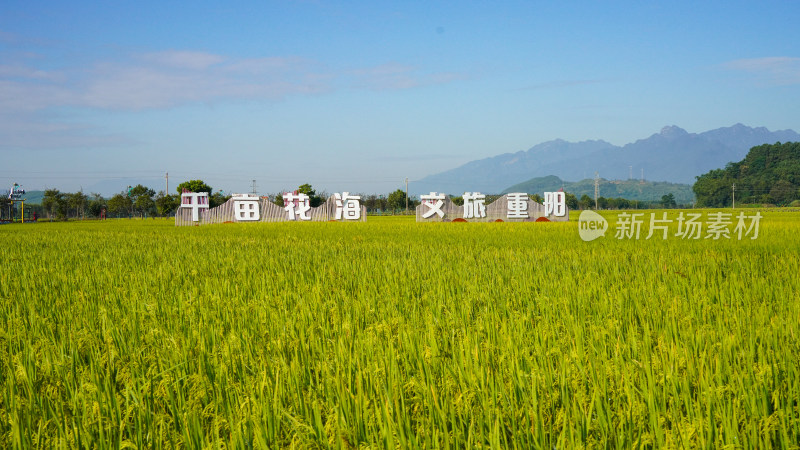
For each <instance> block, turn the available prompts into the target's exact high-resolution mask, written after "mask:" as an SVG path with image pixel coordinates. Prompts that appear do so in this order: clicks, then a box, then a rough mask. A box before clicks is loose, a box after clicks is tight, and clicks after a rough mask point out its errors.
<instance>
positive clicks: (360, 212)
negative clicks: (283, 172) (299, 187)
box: [175, 191, 367, 226]
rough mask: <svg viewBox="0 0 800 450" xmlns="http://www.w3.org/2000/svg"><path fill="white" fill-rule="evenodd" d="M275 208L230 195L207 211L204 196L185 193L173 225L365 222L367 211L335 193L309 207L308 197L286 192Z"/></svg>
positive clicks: (355, 199)
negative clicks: (318, 203)
mask: <svg viewBox="0 0 800 450" xmlns="http://www.w3.org/2000/svg"><path fill="white" fill-rule="evenodd" d="M282 200H283V205H284V206H278V205H276V204H275V203H273V202H272V201H271V200H270V199H269V198H267V197H257V196H253V195H247V194H234V195H233V197H231V198H230V199H229V200H228V201H227V202H225V203H223V204H221V205H219V206H217V207H214V208H209V202H208V194H207V193H205V192H201V193H193V192H186V193H184V194H182V195H181V207H180V208H178V211H177V212H176V213H175V225H178V226H184V225H210V224H220V223H257V222H285V221H298V222H305V221H311V222H327V221H332V220H333V221H342V222H353V221H362V222H363V221H365V220H366V219H367V209H366V207H365V206H364V205H362V204H361V197H359V196H357V195H351V194H350V193H349V192H343V193H336V194H334V195H332V196H331V197H330V198H329V199H328V200H327V201H326V202H325V203H323V204H322V205H320V206H318V207H312V206H311V203H310V199H309V198H308V195H306V194H303V193H298V192H297V191H294V192H287V193H285V194H283V196H282Z"/></svg>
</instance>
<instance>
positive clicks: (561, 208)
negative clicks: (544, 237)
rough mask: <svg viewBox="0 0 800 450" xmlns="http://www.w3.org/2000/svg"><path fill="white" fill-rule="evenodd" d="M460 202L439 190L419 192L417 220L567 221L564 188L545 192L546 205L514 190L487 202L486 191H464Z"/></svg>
mask: <svg viewBox="0 0 800 450" xmlns="http://www.w3.org/2000/svg"><path fill="white" fill-rule="evenodd" d="M462 198H463V200H464V204H463V205H461V206H459V205H456V204H455V203H453V201H452V200H450V198H449V197H448V196H447V195H445V194H443V193H439V192H431V193H429V194H424V195H421V196H420V205H419V206H417V211H416V212H417V222H451V221H454V220H455V221H459V222H461V221H467V222H534V221H543V220H547V221H558V222H562V221H567V220H569V209H568V208H567V205H566V195H565V194H564V193H563V192H545V199H549V204H548V205H549V206H547V207H546V205H542V204H541V203H539V202H536V201H533V200H531V199H530V197H529V196H528V194H526V193H523V192H513V193H509V194H506V195H503V196H502V197H500V198H498V199H496V200H495V201H493V202H491V203H488V204H487V199H486V194H482V193H480V192H465V193H464V195H463V196H462Z"/></svg>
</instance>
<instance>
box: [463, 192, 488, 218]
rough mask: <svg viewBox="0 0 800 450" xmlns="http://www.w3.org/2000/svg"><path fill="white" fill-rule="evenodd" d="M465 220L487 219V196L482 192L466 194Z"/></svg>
mask: <svg viewBox="0 0 800 450" xmlns="http://www.w3.org/2000/svg"><path fill="white" fill-rule="evenodd" d="M462 198H463V199H464V218H465V219H472V218H473V217H475V218H480V217H486V204H485V202H486V196H485V195H483V194H481V193H480V192H464V196H463V197H462Z"/></svg>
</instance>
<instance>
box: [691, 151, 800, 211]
mask: <svg viewBox="0 0 800 450" xmlns="http://www.w3.org/2000/svg"><path fill="white" fill-rule="evenodd" d="M734 185H736V190H735V195H736V203H737V204H742V203H762V204H763V203H769V204H776V205H788V204H790V203H792V202H794V201H797V200H800V142H787V143H783V144H780V143H776V144H773V145H759V146H756V147H753V148H752V149H750V151H749V152H748V153H747V156H745V157H744V159H742V160H741V161H739V162H735V163H730V164H728V165H726V166H725V168H724V169H716V170H712V171H710V172H708V173H706V174H703V175H702V176H700V177H698V178H697V182H696V183H695V184H694V192H695V194H696V195H697V204H698V205H700V206H711V207H723V206H731V204H732V203H733V196H734V189H733V186H734Z"/></svg>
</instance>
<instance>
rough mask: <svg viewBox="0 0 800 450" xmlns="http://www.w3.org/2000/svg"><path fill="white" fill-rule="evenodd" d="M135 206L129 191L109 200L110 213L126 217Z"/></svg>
mask: <svg viewBox="0 0 800 450" xmlns="http://www.w3.org/2000/svg"><path fill="white" fill-rule="evenodd" d="M132 208H133V202H131V198H130V197H128V195H127V193H119V194H116V195H114V196H113V197H111V199H109V200H108V213H109V214H110V215H115V216H117V217H126V216H128V215H130V213H131V209H132Z"/></svg>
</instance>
